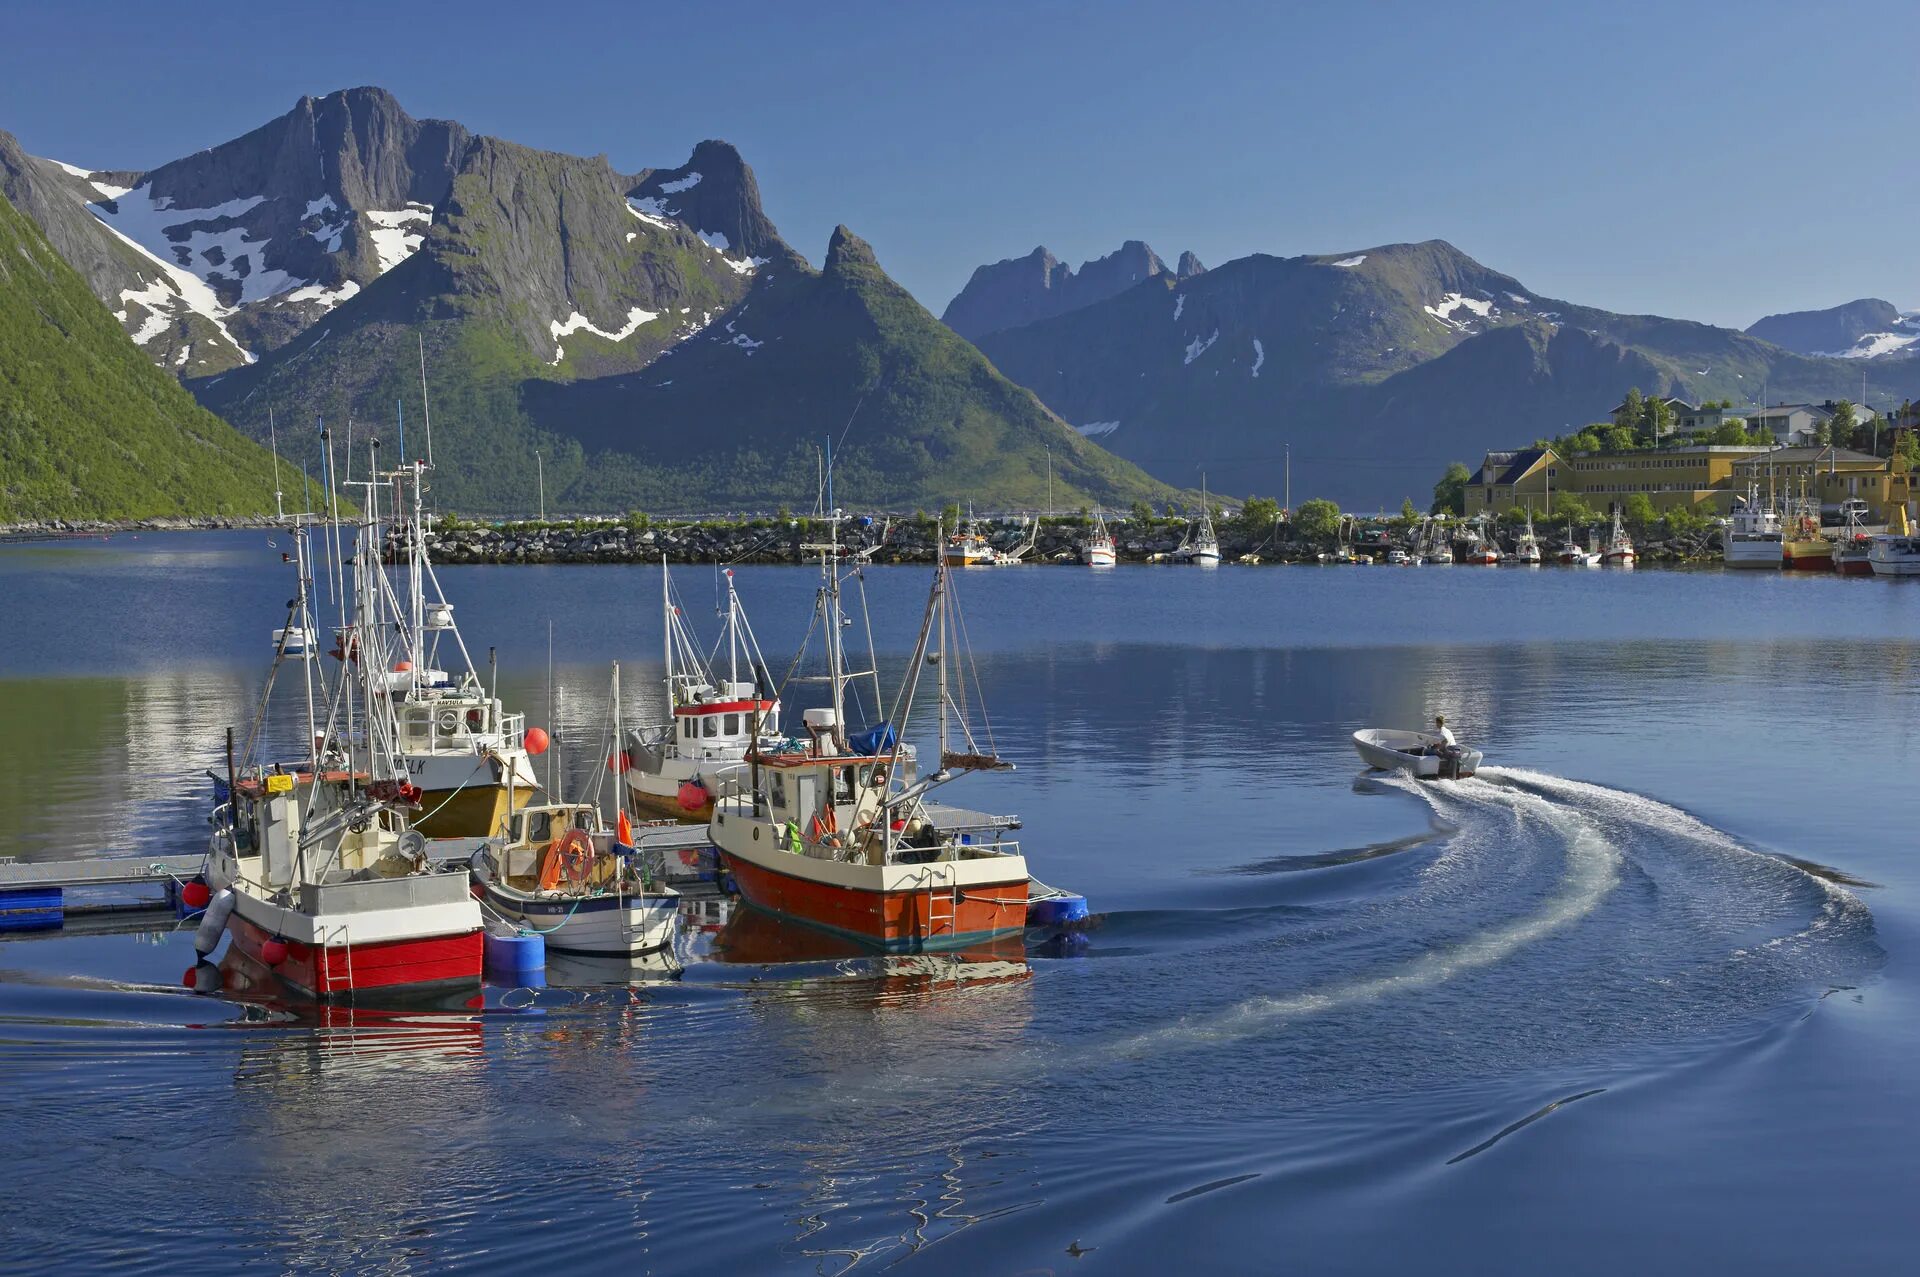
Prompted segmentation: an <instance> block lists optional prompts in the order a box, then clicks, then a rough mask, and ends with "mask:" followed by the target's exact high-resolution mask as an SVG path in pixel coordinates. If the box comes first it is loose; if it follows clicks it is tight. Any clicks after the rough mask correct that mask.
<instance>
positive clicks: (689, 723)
mask: <svg viewBox="0 0 1920 1277" xmlns="http://www.w3.org/2000/svg"><path fill="white" fill-rule="evenodd" d="M680 735H681V736H682V737H683V738H685V739H687V740H692V739H693V720H692V719H691V718H683V719H681V720H680Z"/></svg>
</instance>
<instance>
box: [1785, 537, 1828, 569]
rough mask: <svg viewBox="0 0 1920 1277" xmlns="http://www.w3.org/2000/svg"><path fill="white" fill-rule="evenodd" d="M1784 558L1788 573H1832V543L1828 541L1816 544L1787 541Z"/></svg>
mask: <svg viewBox="0 0 1920 1277" xmlns="http://www.w3.org/2000/svg"><path fill="white" fill-rule="evenodd" d="M1785 557H1786V566H1787V570H1788V571H1790V572H1831V571H1833V543H1832V542H1830V541H1824V540H1823V541H1821V542H1819V543H1818V544H1813V543H1810V542H1805V541H1789V542H1788V543H1787V546H1786V550H1785Z"/></svg>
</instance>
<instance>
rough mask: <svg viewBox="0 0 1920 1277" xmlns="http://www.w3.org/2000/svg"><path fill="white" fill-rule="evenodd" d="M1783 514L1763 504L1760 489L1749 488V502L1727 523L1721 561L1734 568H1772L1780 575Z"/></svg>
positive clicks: (1743, 503) (1736, 509) (1757, 486)
mask: <svg viewBox="0 0 1920 1277" xmlns="http://www.w3.org/2000/svg"><path fill="white" fill-rule="evenodd" d="M1782 541H1783V538H1782V535H1781V531H1780V514H1779V512H1778V511H1777V510H1775V509H1774V508H1773V507H1772V506H1770V505H1767V506H1763V505H1761V504H1760V486H1759V485H1758V484H1748V485H1747V495H1746V499H1745V500H1744V501H1743V502H1742V503H1741V504H1740V505H1739V506H1737V507H1735V509H1734V511H1733V515H1732V517H1731V518H1729V519H1728V520H1727V532H1726V541H1725V544H1724V547H1723V548H1722V550H1721V552H1720V560H1721V562H1722V563H1724V564H1726V566H1728V567H1730V568H1771V569H1773V570H1775V571H1778V570H1779V568H1780V566H1781V564H1782V562H1783V561H1784V556H1783V554H1782V549H1781V546H1782Z"/></svg>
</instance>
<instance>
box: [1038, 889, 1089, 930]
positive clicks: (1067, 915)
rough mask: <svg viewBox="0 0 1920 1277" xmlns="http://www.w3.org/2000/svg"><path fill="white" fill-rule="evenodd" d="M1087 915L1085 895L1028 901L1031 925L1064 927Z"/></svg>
mask: <svg viewBox="0 0 1920 1277" xmlns="http://www.w3.org/2000/svg"><path fill="white" fill-rule="evenodd" d="M1086 916H1087V898H1086V897H1085V896H1070V895H1069V896H1048V897H1047V898H1046V899H1044V900H1030V901H1028V902H1027V925H1028V926H1029V927H1064V926H1066V925H1067V924H1068V923H1071V922H1080V921H1083V920H1084V919H1085V918H1086Z"/></svg>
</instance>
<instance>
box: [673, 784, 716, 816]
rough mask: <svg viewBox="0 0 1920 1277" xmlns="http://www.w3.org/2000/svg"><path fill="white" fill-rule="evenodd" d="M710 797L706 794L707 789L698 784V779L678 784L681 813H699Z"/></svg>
mask: <svg viewBox="0 0 1920 1277" xmlns="http://www.w3.org/2000/svg"><path fill="white" fill-rule="evenodd" d="M712 797H713V795H711V794H709V793H708V792H707V787H706V786H705V785H703V784H701V783H700V781H699V778H698V777H696V778H694V779H693V780H683V781H681V782H680V794H679V799H680V810H681V811H699V810H700V809H701V808H702V807H705V806H706V805H707V802H708V800H710V799H711V798H712Z"/></svg>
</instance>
